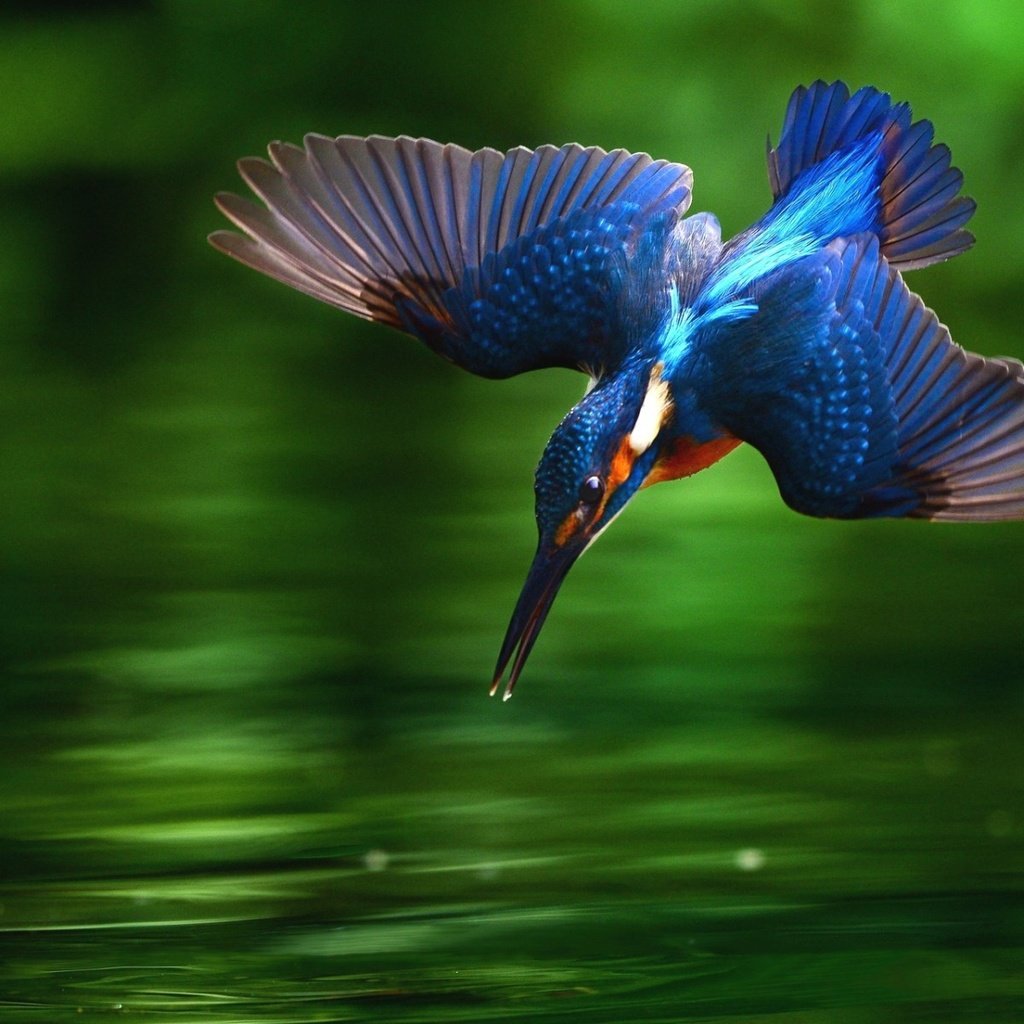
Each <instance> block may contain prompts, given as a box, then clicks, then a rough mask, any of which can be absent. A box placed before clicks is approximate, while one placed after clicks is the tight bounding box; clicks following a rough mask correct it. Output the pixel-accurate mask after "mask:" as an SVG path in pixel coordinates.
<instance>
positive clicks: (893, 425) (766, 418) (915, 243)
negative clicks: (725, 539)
mask: <svg viewBox="0 0 1024 1024" xmlns="http://www.w3.org/2000/svg"><path fill="white" fill-rule="evenodd" d="M269 151H270V158H271V160H270V162H267V161H264V160H260V159H255V158H252V159H245V160H242V161H240V163H239V165H238V166H239V170H240V172H241V175H242V177H243V179H244V180H245V181H246V182H247V184H248V185H249V187H250V188H251V189H252V191H253V192H254V193H255V194H256V195H257V196H258V197H259V198H260V199H261V200H262V201H263V205H260V204H258V203H254V202H252V201H249V200H246V199H241V198H238V197H237V196H234V195H229V194H221V195H218V197H217V204H218V206H219V207H220V209H221V211H222V212H223V213H224V214H225V215H226V216H227V217H228V219H229V220H231V221H232V222H233V223H234V224H235V225H236V226H237V227H238V228H240V229H241V231H242V232H244V234H237V233H235V232H231V231H217V232H215V233H214V234H213V235H211V236H210V241H211V242H212V244H213V245H214V246H216V247H217V248H218V249H220V250H221V251H222V252H224V253H227V254H228V255H229V256H233V257H234V258H235V259H238V260H240V261H241V262H242V263H245V264H247V265H248V266H250V267H253V268H254V269H256V270H258V271H260V272H262V273H264V274H267V275H269V276H270V277H274V278H277V279H278V280H280V281H283V282H285V283H286V284H289V285H291V286H292V287H294V288H297V289H299V290H300V291H302V292H306V293H307V294H309V295H312V296H314V297H315V298H317V299H320V300H322V301H323V302H327V303H329V304H331V305H333V306H337V307H339V308H340V309H343V310H346V311H348V312H349V313H354V314H355V315H356V316H359V317H363V318H364V319H367V320H375V321H377V322H379V323H383V324H388V325H389V326H391V327H396V328H398V329H399V330H402V331H405V332H406V333H408V334H411V335H413V336H414V337H416V338H419V339H420V340H421V341H423V342H425V343H426V344H427V345H428V346H429V347H430V348H431V349H433V351H435V352H436V353H438V355H440V356H442V357H444V358H445V359H447V360H449V361H450V362H452V363H454V364H455V365H456V366H460V367H462V368H463V369H465V370H469V371H470V372H472V373H476V374H479V375H481V376H484V377H495V378H501V377H508V376H511V375H513V374H517V373H522V372H524V371H526V370H535V369H539V368H541V367H547V366H561V367H571V368H573V369H578V370H581V371H583V372H584V373H585V374H586V375H587V376H588V378H589V383H588V386H587V389H586V392H585V394H584V395H583V397H582V399H581V400H580V401H579V403H578V404H577V405H576V406H575V407H574V408H573V409H571V410H570V411H569V413H568V414H567V415H566V417H565V418H564V419H563V420H562V422H561V423H560V424H559V425H558V426H557V427H556V428H555V431H554V433H553V434H552V435H551V439H550V441H549V442H548V444H547V447H546V448H545V450H544V453H543V455H542V457H541V460H540V464H539V466H538V469H537V475H536V483H535V491H536V517H537V527H538V533H539V541H538V547H537V552H536V555H535V557H534V560H533V564H532V566H531V567H530V570H529V573H528V575H527V578H526V582H525V584H524V586H523V590H522V593H521V595H520V597H519V601H518V603H517V604H516V607H515V610H514V612H513V614H512V619H511V622H510V623H509V626H508V631H507V633H506V636H505V640H504V643H503V644H502V647H501V652H500V654H499V657H498V663H497V667H496V670H495V674H494V682H493V686H492V688H491V693H492V694H493V693H494V692H495V691H496V690H497V689H498V687H499V685H500V682H501V680H502V679H503V678H504V676H505V673H506V670H507V672H508V679H507V684H506V688H505V697H506V698H507V697H508V696H509V695H510V694H511V692H512V688H513V687H514V686H515V683H516V680H517V679H518V678H519V675H520V673H521V671H522V669H523V665H524V663H525V661H526V658H527V656H528V654H529V653H530V650H531V648H532V647H533V644H534V642H535V641H536V639H537V635H538V633H539V631H540V629H541V626H542V625H543V623H544V620H545V618H546V616H547V614H548V611H549V610H550V608H551V604H552V601H553V600H554V597H555V595H556V593H557V591H558V588H559V586H560V584H561V583H562V580H563V579H564V578H565V575H566V573H567V572H568V571H569V569H570V568H571V567H572V565H573V563H574V562H575V561H576V559H577V558H578V557H579V556H580V554H582V552H583V551H584V550H585V549H586V548H587V547H588V546H589V545H590V544H592V543H593V542H594V540H595V538H596V537H597V536H598V535H599V534H600V533H601V532H602V531H603V530H604V529H605V527H607V526H608V524H609V523H610V522H611V521H612V520H613V519H614V518H615V516H617V515H618V514H619V512H621V511H622V509H623V508H624V507H625V506H626V503H627V502H628V501H629V500H630V499H631V498H632V497H633V495H634V494H635V493H636V492H637V491H638V490H639V489H640V488H641V487H645V486H648V485H650V484H653V483H657V482H660V481H664V480H674V479H677V478H679V477H685V476H689V475H691V474H693V473H695V472H697V471H698V470H701V469H704V468H705V467H707V466H709V465H711V464H712V463H714V462H716V461H718V460H719V459H720V458H722V457H723V456H724V455H726V454H727V453H728V452H730V451H732V449H734V448H735V447H736V446H737V445H739V444H740V443H741V442H742V441H746V442H748V443H749V444H752V445H753V446H754V447H755V448H756V449H758V450H759V451H760V452H761V454H762V455H763V456H764V457H765V459H766V460H767V461H768V464H769V466H770V467H771V469H772V472H773V473H774V475H775V478H776V480H777V482H778V486H779V490H780V492H781V494H782V498H783V499H784V500H785V501H786V503H787V504H788V505H790V506H791V507H792V508H794V509H795V510H796V511H798V512H803V513H805V514H808V515H814V516H831V517H838V518H859V517H877V516H898V517H917V518H922V519H947V520H970V521H985V520H988V521H991V520H1005V519H1019V518H1024V366H1022V365H1021V363H1019V362H1017V361H1015V360H1012V359H987V358H982V357H981V356H977V355H973V354H971V353H969V352H966V351H964V350H963V349H962V348H960V347H959V346H957V345H956V344H955V343H954V342H953V341H952V339H951V338H950V336H949V332H948V331H947V329H946V328H945V327H944V326H943V325H942V324H941V323H939V321H938V319H937V318H936V316H935V314H934V313H933V312H932V311H931V310H930V309H928V308H927V307H926V306H925V305H924V303H923V302H922V301H921V299H920V298H919V297H918V296H917V295H915V294H914V293H913V292H911V291H910V290H909V289H908V288H907V286H906V284H905V283H904V281H903V276H902V275H903V273H904V272H906V271H908V270H913V269H916V268H917V267H924V266H928V265H930V264H932V263H937V262H939V261H942V260H946V259H949V258H950V257H952V256H955V255H957V254H958V253H960V252H963V251H964V250H965V249H967V248H968V247H969V246H970V245H971V244H972V243H973V241H974V239H973V237H972V236H971V235H970V234H969V233H968V232H967V231H965V230H964V225H965V224H966V222H967V221H968V220H969V218H970V217H971V214H972V213H973V212H974V203H973V202H972V201H971V200H970V199H967V198H965V197H961V196H960V195H959V192H960V188H961V185H962V180H963V177H962V175H961V173H960V171H959V170H957V169H956V168H955V167H952V166H951V164H950V154H949V150H948V148H947V147H946V146H944V145H941V144H936V143H935V142H934V141H933V129H932V125H931V124H930V123H929V122H928V121H917V122H913V121H912V119H911V111H910V108H909V106H908V105H907V104H905V103H894V102H893V101H892V100H891V98H890V97H889V96H888V95H887V94H885V93H883V92H879V91H878V90H877V89H873V88H863V89H860V90H859V91H858V92H856V93H854V94H853V95H852V96H851V95H850V92H849V90H848V89H847V87H846V86H845V85H844V84H842V83H841V82H836V83H833V84H826V83H825V82H820V81H819V82H815V83H814V84H813V85H811V86H810V87H807V88H805V87H800V88H798V89H797V90H796V92H794V94H793V96H792V98H791V99H790V101H789V106H788V109H787V112H786V117H785V122H784V124H783V128H782V133H781V136H780V138H779V143H778V145H777V146H774V147H773V146H772V145H771V142H770V141H769V147H768V174H769V178H770V182H771V188H772V192H773V195H774V202H773V204H772V206H771V208H770V209H769V211H768V212H767V213H766V214H765V215H764V216H763V217H762V218H761V219H760V220H759V221H757V223H755V224H754V225H753V226H752V227H749V228H747V229H746V230H745V231H742V232H741V233H740V234H738V235H737V236H736V237H735V238H732V239H730V240H729V241H727V242H723V241H722V238H721V231H720V228H719V224H718V221H717V220H716V218H715V217H714V216H713V215H711V214H710V213H698V214H696V215H693V216H689V217H686V216H684V215H685V214H686V212H687V209H688V207H689V205H690V194H691V187H692V174H691V172H690V169H689V168H688V167H685V166H684V165H682V164H678V163H670V162H667V161H665V160H654V159H652V158H651V157H649V156H647V155H645V154H633V153H628V152H625V151H623V150H612V151H605V150H603V149H599V148H597V147H583V146H579V145H567V146H562V147H561V148H556V147H553V146H542V147H540V148H539V149H536V150H532V151H531V150H528V149H522V148H519V149H513V150H511V151H509V152H508V153H499V152H497V151H495V150H493V149H482V150H479V151H477V152H469V151H468V150H465V149H463V148H461V147H459V146H454V145H440V144H438V143H436V142H431V141H428V140H425V139H411V138H406V137H402V138H397V139H390V138H382V137H379V136H371V137H369V138H356V137H353V136H341V137H340V138H337V139H330V138H326V137H324V136H321V135H308V136H307V137H306V139H305V148H303V149H300V148H298V147H296V146H291V145H287V144H282V143H273V144H272V145H271V146H270V147H269Z"/></svg>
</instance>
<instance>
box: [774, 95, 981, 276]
mask: <svg viewBox="0 0 1024 1024" xmlns="http://www.w3.org/2000/svg"><path fill="white" fill-rule="evenodd" d="M933 137H934V129H933V127H932V124H931V122H930V121H916V122H914V123H911V112H910V107H909V106H908V105H907V104H906V103H896V104H894V103H893V102H892V100H891V98H890V97H889V95H888V94H887V93H884V92H879V91H878V90H877V89H873V88H871V87H870V86H865V87H864V88H863V89H859V90H858V91H857V92H855V93H854V94H853V95H852V96H851V95H850V92H849V90H848V89H847V87H846V86H845V85H844V84H843V83H842V82H834V83H832V84H826V83H825V82H820V81H819V82H815V83H813V84H812V85H811V86H810V87H807V88H805V87H803V86H801V87H800V88H799V89H797V90H796V91H795V92H794V93H793V95H792V97H791V98H790V101H789V106H788V108H787V110H786V117H785V121H784V122H783V127H782V135H781V137H780V138H779V144H778V146H777V147H775V148H772V146H771V144H770V143H769V147H768V177H769V179H770V180H771V185H772V192H773V193H774V195H775V198H776V200H777V206H778V205H780V203H779V202H778V201H780V200H781V201H782V203H783V204H784V203H786V202H787V201H788V202H790V203H791V202H792V201H793V199H794V198H795V196H796V194H797V193H801V192H804V193H807V192H811V193H814V192H820V191H822V190H823V189H830V190H831V194H830V195H829V196H828V202H827V203H826V204H825V206H826V209H827V210H828V211H829V214H830V218H831V221H832V223H830V224H829V225H828V227H829V228H831V234H832V236H833V237H836V236H841V235H852V234H854V233H856V232H860V231H872V232H874V233H876V234H877V235H878V237H879V238H880V240H881V242H882V255H883V256H885V258H886V259H887V260H888V261H889V262H890V263H891V264H893V266H896V267H899V269H900V270H910V269H912V268H914V267H924V266H928V265H929V264H931V263H938V262H940V261H941V260H946V259H949V258H950V257H951V256H955V255H956V254H957V253H960V252H963V251H964V249H967V248H968V247H969V246H971V245H972V244H973V242H974V238H973V236H972V235H971V234H970V233H969V232H967V231H965V230H963V225H964V224H965V223H966V222H967V221H968V220H969V219H970V217H971V215H972V214H973V213H974V201H973V200H971V199H968V198H966V197H963V196H959V195H958V193H959V191H960V188H961V186H962V185H963V175H962V174H961V173H960V171H959V170H958V169H957V168H955V167H952V166H950V153H949V148H948V147H947V146H945V145H942V144H941V143H937V144H933ZM858 151H860V152H862V153H863V154H864V155H865V156H870V157H871V162H870V165H868V166H866V167H865V172H866V174H865V173H862V174H861V177H860V180H854V179H851V180H850V181H849V182H844V183H843V185H845V188H843V186H841V185H840V184H839V183H838V178H839V177H840V175H839V174H838V173H837V172H840V171H841V169H842V168H843V165H844V164H849V162H850V160H851V158H853V157H855V156H856V155H857V153H858ZM847 173H848V174H849V168H847ZM837 190H839V192H838V196H837V195H836V192H837ZM844 192H845V194H844ZM851 192H853V193H856V194H854V195H851V194H850V193H851ZM837 200H838V201H837ZM858 202H862V203H866V204H867V208H866V209H865V210H864V211H863V214H862V215H861V216H860V217H857V216H853V215H852V214H853V212H854V209H855V208H856V206H857V204H858ZM808 205H810V204H808ZM835 211H841V212H842V213H843V214H845V217H846V222H843V218H842V217H839V216H838V215H837V213H836V212H835ZM825 219H829V218H825ZM858 221H860V222H859V223H858ZM819 230H825V229H824V226H819ZM826 233H827V232H826Z"/></svg>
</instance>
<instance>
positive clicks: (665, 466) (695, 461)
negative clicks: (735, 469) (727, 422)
mask: <svg viewBox="0 0 1024 1024" xmlns="http://www.w3.org/2000/svg"><path fill="white" fill-rule="evenodd" d="M739 444H740V439H739V438H738V437H733V436H732V435H731V434H725V435H724V436H722V437H716V438H714V439H713V440H711V441H704V442H700V441H696V440H695V439H694V438H692V437H689V436H683V437H677V438H675V440H674V441H673V442H672V445H671V446H670V447H669V449H668V450H667V452H666V453H665V454H663V455H661V456H659V458H658V461H657V462H655V463H654V466H653V468H652V469H651V471H650V473H648V474H647V479H646V480H644V484H643V485H644V487H649V486H650V485H651V484H660V483H662V481H664V480H678V479H679V478H680V477H684V476H693V474H694V473H699V472H700V471H701V470H702V469H707V467H708V466H710V465H712V464H713V463H715V462H717V461H718V460H719V459H721V458H724V457H725V456H726V455H728V454H729V452H731V451H732V450H733V449H734V448H735V447H736V446H737V445H739Z"/></svg>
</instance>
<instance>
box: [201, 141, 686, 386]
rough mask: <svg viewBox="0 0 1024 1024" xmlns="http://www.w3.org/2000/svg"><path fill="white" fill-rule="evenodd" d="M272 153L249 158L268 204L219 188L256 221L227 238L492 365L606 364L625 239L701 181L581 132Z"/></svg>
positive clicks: (324, 291) (324, 289)
mask: <svg viewBox="0 0 1024 1024" xmlns="http://www.w3.org/2000/svg"><path fill="white" fill-rule="evenodd" d="M269 152H270V158H271V159H270V161H269V162H268V161H266V160H263V159H258V158H247V159H244V160H241V161H240V162H239V165H238V167H239V172H240V174H241V176H242V178H243V180H244V181H245V182H246V184H247V185H248V186H249V187H250V189H251V190H252V191H253V193H254V194H255V195H256V196H257V197H258V198H259V199H260V200H262V204H263V205H262V206H261V205H259V204H257V203H253V202H250V201H248V200H244V199H240V198H238V197H236V196H232V195H229V194H221V195H218V196H217V204H218V206H219V207H220V209H221V210H222V212H223V213H224V214H225V216H227V218H228V219H229V220H230V221H231V222H232V223H233V224H234V225H235V226H236V227H237V228H239V229H240V230H241V231H242V232H243V234H242V235H237V234H235V233H233V232H228V231H217V232H214V234H212V235H211V236H210V241H211V243H212V244H213V245H214V246H215V247H216V248H218V249H220V250H221V251H222V252H225V253H226V254H227V255H229V256H232V257H234V258H235V259H237V260H240V261H241V262H242V263H245V264H247V265H248V266H250V267H253V268H254V269H256V270H259V271H260V272H261V273H264V274H267V275H268V276H270V277H273V278H276V279H278V280H280V281H283V282H284V283H286V284H289V285H291V286H292V287H294V288H297V289H298V290H300V291H303V292H305V293H306V294H309V295H312V296H314V297H315V298H317V299H320V300H321V301H323V302H327V303H330V304H331V305H333V306H337V307H338V308H340V309H344V310H346V311H347V312H350V313H353V314H355V315H356V316H359V317H363V318H365V319H370V320H375V321H378V322H381V323H385V324H388V325H390V326H392V327H398V328H400V329H402V330H405V331H408V332H409V333H412V334H414V335H416V336H418V337H419V338H420V339H421V340H423V341H425V342H426V343H427V344H428V345H430V346H431V347H432V348H434V349H435V351H437V352H439V353H440V354H441V355H443V356H445V357H446V358H448V359H450V360H451V361H453V362H455V363H457V364H458V365H460V366H463V367H465V368H466V369H469V370H472V371H474V372H476V373H481V374H484V375H486V376H508V375H509V374H512V373H519V372H522V371H523V370H526V369H533V368H536V367H539V366H549V365H563V366H578V365H583V364H586V365H588V366H590V367H593V366H599V365H602V364H603V363H606V362H607V361H608V359H609V358H610V356H611V351H612V349H613V348H614V346H615V338H614V337H613V334H614V325H613V324H611V322H610V321H611V316H610V311H609V309H607V308H602V309H601V310H598V309H597V308H596V305H597V304H600V303H604V307H607V304H608V292H609V291H610V288H609V287H608V285H609V278H608V275H609V274H610V273H611V266H612V263H613V262H614V257H615V254H616V253H618V252H621V251H622V250H623V249H624V248H625V247H627V246H628V245H630V244H631V240H632V239H635V238H636V237H638V236H639V235H640V234H641V233H643V232H644V231H646V230H648V229H649V228H650V227H651V225H652V224H653V223H654V222H655V221H657V220H658V219H659V218H663V217H676V216H678V215H680V214H681V213H682V212H684V211H685V209H686V207H687V205H688V203H689V196H690V188H691V185H692V175H691V173H690V170H689V168H687V167H685V166H683V165H681V164H673V163H668V162H666V161H663V160H658V161H656V160H652V159H651V157H649V156H647V155H646V154H642V153H640V154H636V153H628V152H626V151H625V150H613V151H611V152H607V151H605V150H603V149H599V148H597V147H587V148H585V147H583V146H579V145H576V144H572V145H567V146H562V147H561V148H556V147H554V146H541V147H540V148H538V149H536V150H528V149H523V148H521V147H520V148H518V149H513V150H510V151H509V152H507V153H499V152H497V151H496V150H493V149H482V150H478V151H476V152H470V151H469V150H466V149H463V148H461V147H459V146H453V145H447V146H442V145H440V144H438V143H436V142H431V141H429V140H427V139H411V138H407V137H401V138H397V139H391V138H383V137H381V136H370V137H369V138H358V137H354V136H340V137H339V138H336V139H330V138H327V137H325V136H322V135H308V136H307V137H306V139H305V146H304V148H299V147H297V146H293V145H289V144H284V143H273V144H272V145H271V146H270V147H269ZM556 260H557V261H559V262H558V263H557V264H556V263H555V262H554V261H556ZM553 281H556V282H562V281H565V282H566V290H565V293H564V295H561V296H560V295H559V292H558V289H557V288H556V287H553V285H552V282H553ZM487 310H491V311H492V312H493V313H494V320H493V322H490V323H488V322H486V317H482V311H483V312H486V311H487ZM599 314H601V315H599ZM602 316H603V318H604V320H605V321H606V327H605V329H604V330H602V329H601V327H600V321H601V319H602ZM552 321H556V322H557V326H558V331H559V334H560V336H559V337H558V338H551V337H549V336H548V334H549V332H550V327H551V323H552ZM502 324H504V325H506V327H507V329H504V328H502V326H501V325H502Z"/></svg>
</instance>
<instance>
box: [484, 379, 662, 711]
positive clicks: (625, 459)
mask: <svg viewBox="0 0 1024 1024" xmlns="http://www.w3.org/2000/svg"><path fill="white" fill-rule="evenodd" d="M671 411H672V400H671V395H670V392H669V387H668V384H667V383H666V382H665V381H664V380H663V379H662V376H661V366H660V365H654V366H653V367H652V366H651V365H650V364H646V365H644V366H642V367H641V368H639V369H638V370H633V371H631V372H622V373H617V374H615V375H614V376H611V377H609V378H605V379H604V380H602V381H599V382H598V383H597V385H596V386H595V387H594V388H593V389H592V390H590V391H588V392H587V394H586V395H584V397H583V399H582V400H581V401H580V402H579V404H578V405H576V406H575V408H573V409H572V410H571V411H570V412H569V414H568V415H567V416H566V417H565V419H563V420H562V422H561V423H560V424H559V425H558V427H557V428H556V429H555V432H554V433H553V434H552V435H551V439H550V440H549V441H548V443H547V447H546V448H545V449H544V454H543V455H542V456H541V460H540V465H539V466H538V467H537V476H536V483H535V491H536V497H537V507H536V515H537V532H538V534H539V537H538V543H537V553H536V555H535V556H534V559H533V564H532V565H531V566H530V571H529V573H528V574H527V577H526V582H525V583H524V584H523V589H522V592H521V593H520V595H519V601H518V602H517V603H516V607H515V611H514V612H513V613H512V619H511V621H510V622H509V626H508V631H507V633H506V634H505V641H504V643H503V644H502V647H501V653H500V654H499V655H498V664H497V668H496V669H495V674H494V683H493V685H492V687H491V693H492V694H494V693H495V692H497V689H498V686H499V684H500V683H501V679H502V677H503V676H504V674H505V669H506V667H507V666H508V665H509V663H510V662H511V666H512V667H511V669H510V670H509V676H508V682H507V683H506V686H505V698H506V700H507V699H508V697H509V696H510V695H511V693H512V688H513V687H514V686H515V684H516V680H517V679H518V678H519V674H520V672H521V671H522V668H523V665H524V664H525V662H526V658H527V655H529V653H530V649H531V648H532V647H533V644H534V642H535V641H536V639H537V635H538V634H539V633H540V629H541V626H542V625H543V624H544V619H545V618H546V617H547V614H548V611H549V610H550V608H551V604H552V602H553V601H554V599H555V595H556V594H557V593H558V588H559V586H561V583H562V580H563V579H565V576H566V574H567V573H568V572H569V569H571V568H572V565H573V563H574V562H575V561H576V559H577V558H579V556H580V555H582V554H583V552H584V551H585V550H586V549H587V548H588V547H589V546H590V545H591V544H592V543H593V542H594V540H595V539H596V538H597V536H598V534H600V533H601V531H602V530H604V528H605V527H606V526H608V524H609V523H610V522H611V521H612V520H613V519H614V518H615V517H616V516H617V515H618V514H619V512H621V511H622V509H623V508H624V507H625V505H626V503H627V502H628V501H629V499H630V498H631V497H632V496H633V495H634V494H635V493H636V492H637V490H639V488H640V487H641V486H642V485H643V483H644V481H645V480H646V479H647V476H648V474H649V473H650V472H651V469H652V467H653V466H654V463H655V461H656V459H657V457H658V451H659V444H658V439H659V434H660V432H661V428H662V426H663V425H664V424H665V423H666V421H667V419H668V417H669V415H670V414H671Z"/></svg>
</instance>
